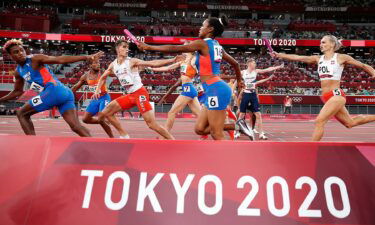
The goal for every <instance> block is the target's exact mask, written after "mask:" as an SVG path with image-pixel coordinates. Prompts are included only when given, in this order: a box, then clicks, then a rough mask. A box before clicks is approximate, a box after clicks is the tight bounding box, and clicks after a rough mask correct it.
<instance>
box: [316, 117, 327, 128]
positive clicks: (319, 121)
mask: <svg viewBox="0 0 375 225" xmlns="http://www.w3.org/2000/svg"><path fill="white" fill-rule="evenodd" d="M326 123H327V120H326V119H322V118H316V119H315V126H319V127H322V126H324V125H325V124H326Z"/></svg>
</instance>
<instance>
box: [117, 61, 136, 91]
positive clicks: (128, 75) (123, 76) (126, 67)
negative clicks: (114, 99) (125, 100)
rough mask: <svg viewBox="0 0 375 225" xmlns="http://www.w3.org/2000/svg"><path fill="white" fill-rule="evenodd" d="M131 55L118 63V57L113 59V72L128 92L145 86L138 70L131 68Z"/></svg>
mask: <svg viewBox="0 0 375 225" xmlns="http://www.w3.org/2000/svg"><path fill="white" fill-rule="evenodd" d="M130 59H131V58H130V57H127V58H126V59H125V60H124V62H123V63H122V64H118V63H117V59H115V61H113V73H114V74H115V75H116V77H117V78H118V79H119V81H120V84H121V86H123V87H124V88H125V90H126V93H133V92H135V91H137V90H138V89H140V88H141V87H143V84H142V79H141V77H140V76H139V72H138V71H132V70H131V68H130Z"/></svg>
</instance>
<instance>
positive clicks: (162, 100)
mask: <svg viewBox="0 0 375 225" xmlns="http://www.w3.org/2000/svg"><path fill="white" fill-rule="evenodd" d="M164 102H165V98H161V99H160V101H159V102H158V104H156V105H157V106H161V104H163V103H164Z"/></svg>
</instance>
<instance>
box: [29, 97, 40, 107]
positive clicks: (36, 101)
mask: <svg viewBox="0 0 375 225" xmlns="http://www.w3.org/2000/svg"><path fill="white" fill-rule="evenodd" d="M42 103H43V101H42V98H41V97H40V95H37V96H35V97H34V98H32V99H31V104H32V105H33V106H38V105H40V104H42Z"/></svg>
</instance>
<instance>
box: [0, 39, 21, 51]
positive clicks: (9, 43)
mask: <svg viewBox="0 0 375 225" xmlns="http://www.w3.org/2000/svg"><path fill="white" fill-rule="evenodd" d="M15 45H20V46H22V45H23V43H22V41H21V40H17V39H12V40H9V41H7V42H5V44H4V46H3V48H4V50H5V51H7V52H8V53H10V48H11V47H13V46H15Z"/></svg>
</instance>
